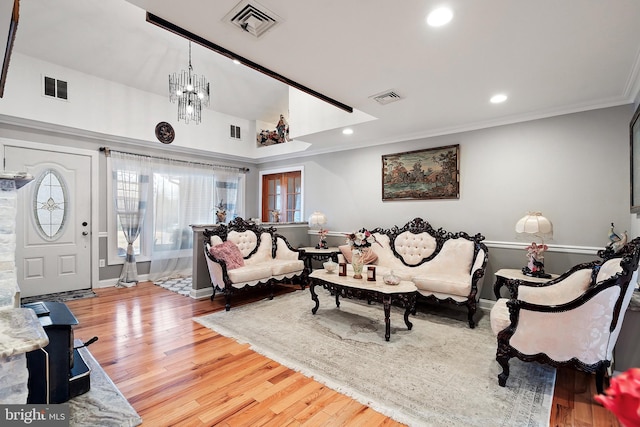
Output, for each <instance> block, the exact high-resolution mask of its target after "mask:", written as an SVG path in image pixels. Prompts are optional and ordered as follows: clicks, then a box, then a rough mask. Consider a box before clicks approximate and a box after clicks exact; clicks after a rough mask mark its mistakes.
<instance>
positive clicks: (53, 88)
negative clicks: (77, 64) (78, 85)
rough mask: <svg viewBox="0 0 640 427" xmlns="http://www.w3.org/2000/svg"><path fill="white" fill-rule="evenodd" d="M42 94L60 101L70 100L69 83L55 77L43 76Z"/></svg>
mask: <svg viewBox="0 0 640 427" xmlns="http://www.w3.org/2000/svg"><path fill="white" fill-rule="evenodd" d="M43 77H44V80H43V84H42V93H43V94H44V95H45V96H50V97H52V98H58V99H68V88H67V82H65V81H63V80H57V79H54V78H53V77H47V76H43Z"/></svg>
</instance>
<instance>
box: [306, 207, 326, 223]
mask: <svg viewBox="0 0 640 427" xmlns="http://www.w3.org/2000/svg"><path fill="white" fill-rule="evenodd" d="M326 223H327V216H326V215H325V214H323V213H322V212H317V211H316V212H314V213H312V214H311V216H310V217H309V227H317V226H323V225H324V224H326Z"/></svg>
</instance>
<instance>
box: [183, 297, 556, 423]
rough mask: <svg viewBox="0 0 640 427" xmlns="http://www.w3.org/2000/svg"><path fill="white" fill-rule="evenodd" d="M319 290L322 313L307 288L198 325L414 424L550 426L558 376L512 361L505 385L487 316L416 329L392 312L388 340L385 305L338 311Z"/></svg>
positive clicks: (351, 304) (430, 317) (417, 319)
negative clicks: (473, 321)
mask: <svg viewBox="0 0 640 427" xmlns="http://www.w3.org/2000/svg"><path fill="white" fill-rule="evenodd" d="M316 292H317V293H318V295H319V300H320V308H319V310H318V312H317V314H316V315H312V314H311V308H312V307H313V305H314V304H313V302H312V301H311V297H310V293H309V291H308V290H306V291H297V292H293V293H291V294H287V295H282V296H278V297H277V298H274V299H273V300H263V301H258V302H256V303H253V304H248V305H246V306H242V307H234V308H232V309H231V311H228V312H225V311H222V312H216V313H213V314H209V315H206V316H202V317H198V318H194V320H195V321H197V322H199V323H201V324H202V325H204V326H206V327H208V328H211V329H213V330H215V331H217V332H218V333H220V334H222V335H225V336H228V337H232V338H235V339H236V340H238V341H239V342H241V343H249V344H251V348H252V349H253V350H255V351H256V352H258V353H261V354H263V355H265V356H267V357H269V358H271V359H273V360H275V361H276V362H279V363H281V364H282V365H285V366H287V367H289V368H291V369H294V370H296V371H299V372H301V373H303V374H304V375H307V376H309V377H313V378H315V379H316V380H317V381H319V382H321V383H323V384H325V385H327V386H328V387H330V388H332V389H334V390H336V391H338V392H341V393H344V394H346V395H348V396H350V397H352V398H354V399H356V400H357V401H359V402H361V403H363V404H365V405H368V406H370V407H371V408H373V409H375V410H377V411H379V412H381V413H382V414H385V415H387V416H388V417H390V418H392V419H394V420H396V421H398V422H401V423H405V424H408V425H410V426H478V427H485V426H505V427H506V426H514V427H515V426H518V427H520V426H529V427H536V426H539V427H542V426H547V425H548V424H549V418H550V412H551V402H552V399H553V388H554V383H555V369H553V368H552V367H548V366H544V365H539V364H537V363H524V362H521V361H519V360H517V359H512V360H511V362H510V366H511V375H510V376H509V379H508V381H507V387H500V386H499V385H498V374H499V373H500V372H501V369H500V367H499V365H498V363H497V362H496V361H495V355H496V338H495V336H494V335H493V333H492V332H491V330H490V326H489V319H488V315H486V314H484V315H483V317H482V318H480V320H479V322H478V325H477V326H476V328H475V329H470V328H469V326H468V323H467V321H466V315H465V314H464V313H461V312H459V313H458V314H450V313H445V314H446V315H443V314H438V315H436V314H429V313H424V312H422V310H420V311H418V313H417V315H416V316H411V322H412V323H413V329H412V330H411V331H409V330H407V328H406V325H405V324H404V319H403V312H404V310H401V309H397V308H395V307H393V308H392V312H391V339H390V341H389V342H386V341H385V340H384V331H385V324H384V314H383V308H382V306H381V305H380V304H371V305H367V303H366V302H360V301H354V300H349V299H341V300H340V302H341V305H340V308H336V306H335V298H334V297H332V296H330V295H329V293H328V292H326V291H324V290H316ZM456 316H457V318H456ZM477 317H480V316H477Z"/></svg>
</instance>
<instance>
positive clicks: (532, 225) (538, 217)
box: [516, 212, 553, 279]
mask: <svg viewBox="0 0 640 427" xmlns="http://www.w3.org/2000/svg"><path fill="white" fill-rule="evenodd" d="M516 233H518V234H520V235H526V236H528V237H531V238H534V239H535V238H538V239H539V240H540V243H537V242H536V241H535V240H534V241H533V242H532V243H531V245H529V246H527V247H526V250H527V258H528V259H529V262H528V263H527V265H526V267H523V268H522V273H523V274H525V275H527V276H530V277H540V278H544V279H550V278H551V275H550V274H547V273H545V272H544V251H546V250H547V249H548V247H547V245H545V244H544V239H545V238H546V239H551V238H553V224H551V221H549V220H548V219H547V218H545V217H544V216H542V214H541V213H540V212H528V213H527V214H526V215H525V216H523V217H522V218H520V219H519V220H518V222H517V223H516Z"/></svg>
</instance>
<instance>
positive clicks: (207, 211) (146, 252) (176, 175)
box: [107, 152, 245, 264]
mask: <svg viewBox="0 0 640 427" xmlns="http://www.w3.org/2000/svg"><path fill="white" fill-rule="evenodd" d="M112 156H113V152H112ZM107 161H108V170H111V169H112V167H113V161H112V160H111V157H108V160H107ZM151 162H152V163H151V169H152V170H153V173H151V174H150V176H149V181H150V182H149V191H150V193H149V196H148V201H147V204H146V206H147V209H146V214H145V217H144V222H143V225H142V230H141V234H140V236H139V238H138V239H136V240H135V241H134V244H133V246H134V252H135V254H136V261H149V260H153V259H157V258H165V259H171V258H177V257H181V258H182V257H187V256H189V257H190V256H191V255H192V254H193V232H192V230H191V227H190V225H191V224H214V223H215V211H216V205H217V204H218V203H219V202H220V201H223V204H224V205H225V208H226V210H227V215H228V216H227V218H228V220H231V219H233V218H234V217H236V216H242V215H243V214H244V189H245V176H244V174H242V173H239V172H235V171H233V172H228V171H226V170H222V171H220V170H217V169H213V168H212V167H211V166H207V165H204V166H203V165H198V164H190V163H185V162H176V161H166V162H165V161H163V160H162V159H152V160H151ZM128 169H129V170H119V171H115V170H114V171H113V176H115V177H117V176H118V175H119V174H120V175H122V174H132V175H135V174H136V173H137V172H135V167H130V168H128ZM131 181H133V182H135V181H136V180H133V179H132V180H131ZM115 182H117V181H115ZM107 183H108V184H107V187H108V189H107V190H108V192H109V194H113V191H114V180H113V179H108V180H107ZM127 190H128V191H133V190H134V188H133V187H132V186H131V185H129V186H128V187H127ZM120 191H122V190H120ZM107 200H109V201H112V200H113V198H112V197H108V198H107ZM107 215H108V237H109V239H108V250H109V252H108V262H109V264H119V263H122V261H123V258H124V256H125V254H126V248H127V241H126V239H125V237H124V233H123V232H122V227H121V226H120V221H119V220H118V218H117V215H116V214H115V212H114V208H113V206H112V205H111V203H109V208H108V211H107Z"/></svg>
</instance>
